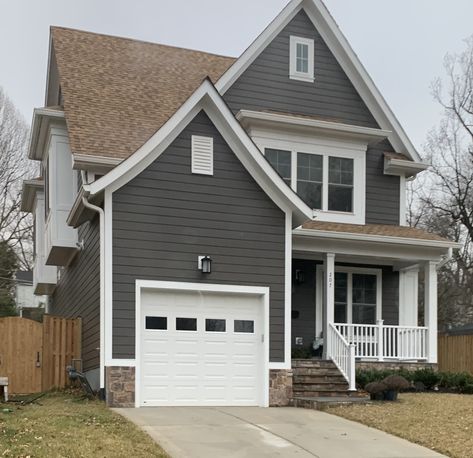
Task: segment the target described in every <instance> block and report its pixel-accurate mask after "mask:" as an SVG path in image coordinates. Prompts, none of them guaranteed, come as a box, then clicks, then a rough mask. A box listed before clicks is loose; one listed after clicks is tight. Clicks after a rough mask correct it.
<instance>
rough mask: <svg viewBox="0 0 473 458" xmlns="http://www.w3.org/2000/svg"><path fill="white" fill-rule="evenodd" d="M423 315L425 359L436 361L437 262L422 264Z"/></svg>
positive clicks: (431, 361)
mask: <svg viewBox="0 0 473 458" xmlns="http://www.w3.org/2000/svg"><path fill="white" fill-rule="evenodd" d="M424 272H425V275H424V278H425V280H424V281H425V284H424V316H425V319H424V320H425V326H427V328H428V329H427V360H428V362H429V363H437V263H436V262H432V261H429V262H426V263H425V266H424Z"/></svg>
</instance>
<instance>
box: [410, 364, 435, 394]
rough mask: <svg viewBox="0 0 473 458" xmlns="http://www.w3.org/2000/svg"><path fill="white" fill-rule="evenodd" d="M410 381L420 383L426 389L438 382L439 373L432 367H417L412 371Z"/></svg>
mask: <svg viewBox="0 0 473 458" xmlns="http://www.w3.org/2000/svg"><path fill="white" fill-rule="evenodd" d="M412 381H413V382H415V383H416V382H420V383H422V384H423V385H424V386H425V387H426V388H427V389H428V390H431V389H432V388H433V387H434V386H436V385H438V383H439V382H440V374H439V373H438V372H435V371H434V370H432V369H428V368H426V369H419V370H417V371H415V372H412Z"/></svg>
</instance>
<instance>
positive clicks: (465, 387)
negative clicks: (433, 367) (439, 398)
mask: <svg viewBox="0 0 473 458" xmlns="http://www.w3.org/2000/svg"><path fill="white" fill-rule="evenodd" d="M439 376H440V383H439V385H440V386H441V387H442V388H447V389H450V390H453V391H459V392H460V393H468V394H473V375H471V374H470V373H468V372H442V373H441V374H439Z"/></svg>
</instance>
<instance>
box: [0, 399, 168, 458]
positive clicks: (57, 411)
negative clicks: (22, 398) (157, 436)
mask: <svg viewBox="0 0 473 458" xmlns="http://www.w3.org/2000/svg"><path fill="white" fill-rule="evenodd" d="M38 402H39V403H40V404H41V405H38V404H30V405H26V406H24V407H21V406H19V405H18V404H15V403H8V404H2V403H1V402H0V457H1V458H4V457H15V458H16V457H24V458H26V457H31V458H33V457H34V458H43V457H44V458H56V457H67V458H76V457H77V458H78V457H87V458H89V457H97V458H99V457H100V458H101V457H110V458H112V457H113V458H118V457H124V458H125V457H126V458H130V457H133V458H141V457H167V455H166V453H165V452H163V450H162V449H161V448H160V447H159V446H158V445H157V444H156V443H155V442H154V441H153V440H152V439H151V438H150V437H149V436H148V435H147V434H146V433H144V432H143V431H141V430H140V429H139V428H137V427H136V426H135V425H133V424H132V423H130V422H129V421H127V420H126V419H125V418H123V417H122V416H120V415H118V414H116V413H114V412H112V411H111V410H110V409H108V408H107V407H106V406H105V404H104V403H103V402H99V401H90V400H86V399H85V400H84V399H82V398H81V397H78V396H77V395H74V394H70V393H51V394H48V395H46V396H45V397H42V398H41V399H39V400H38ZM4 409H11V410H12V412H5V411H4Z"/></svg>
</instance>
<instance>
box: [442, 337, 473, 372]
mask: <svg viewBox="0 0 473 458" xmlns="http://www.w3.org/2000/svg"><path fill="white" fill-rule="evenodd" d="M438 368H439V371H443V372H470V373H471V374H473V335H463V336H457V335H455V336H449V335H439V338H438Z"/></svg>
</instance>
